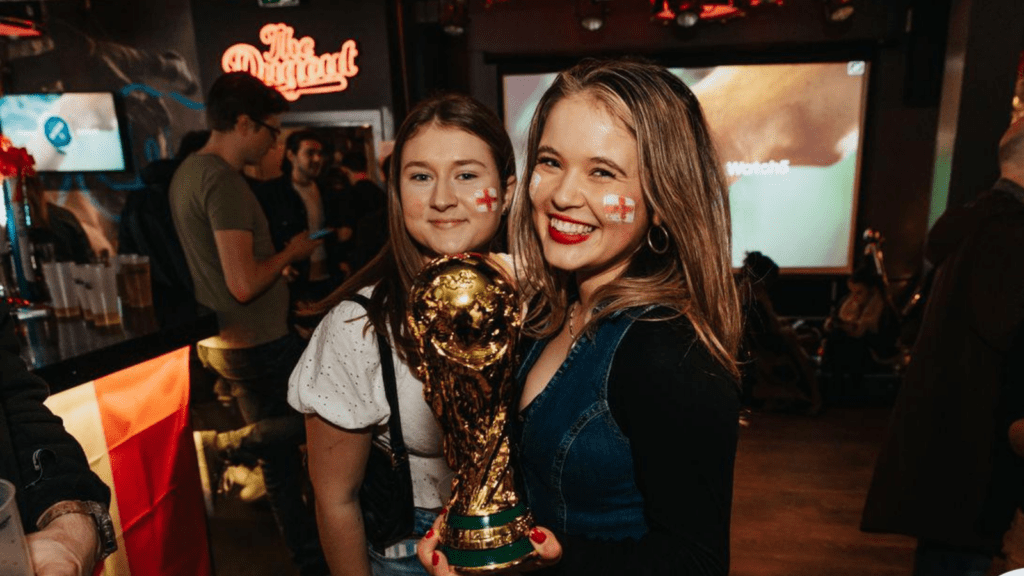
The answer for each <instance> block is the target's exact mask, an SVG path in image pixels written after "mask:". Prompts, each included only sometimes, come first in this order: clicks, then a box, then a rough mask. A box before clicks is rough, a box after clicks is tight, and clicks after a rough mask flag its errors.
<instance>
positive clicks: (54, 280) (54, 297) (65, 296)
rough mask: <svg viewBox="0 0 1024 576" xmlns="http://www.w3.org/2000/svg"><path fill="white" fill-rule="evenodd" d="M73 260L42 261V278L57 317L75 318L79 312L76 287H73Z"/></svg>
mask: <svg viewBox="0 0 1024 576" xmlns="http://www.w3.org/2000/svg"><path fill="white" fill-rule="evenodd" d="M74 266H75V263H74V262H43V264H42V269H43V279H44V280H45V281H46V289H47V290H48V291H49V292H50V303H51V306H52V307H53V315H54V316H56V317H57V318H76V317H77V316H79V315H80V314H81V313H82V312H81V306H80V305H79V302H78V289H77V288H76V287H75V279H74Z"/></svg>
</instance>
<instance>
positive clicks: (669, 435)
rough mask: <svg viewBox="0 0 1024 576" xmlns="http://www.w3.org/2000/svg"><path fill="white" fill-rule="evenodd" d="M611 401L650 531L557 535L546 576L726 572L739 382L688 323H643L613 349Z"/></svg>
mask: <svg viewBox="0 0 1024 576" xmlns="http://www.w3.org/2000/svg"><path fill="white" fill-rule="evenodd" d="M608 403H609V406H610V408H611V412H612V415H613V416H614V418H615V421H616V423H617V424H618V425H619V427H620V428H621V429H622V431H623V433H624V434H625V435H626V437H627V438H629V441H630V444H631V448H632V451H633V459H634V465H635V470H636V479H637V485H638V488H639V489H640V492H641V493H642V494H643V497H644V512H645V515H646V519H647V524H648V527H649V532H648V533H647V534H646V535H645V536H644V537H642V538H641V539H640V540H638V541H634V540H625V541H620V542H608V541H597V540H589V539H586V538H581V537H570V536H566V535H564V534H556V536H557V537H558V539H559V541H560V542H561V543H562V546H563V556H562V560H561V562H559V564H558V565H556V566H554V567H552V568H550V569H548V570H546V571H544V574H549V573H551V574H672V575H681V574H687V575H689V574H701V575H723V576H724V575H725V574H727V573H728V572H729V518H730V514H731V508H732V481H733V464H734V462H735V458H736V444H737V436H738V423H739V388H738V385H737V383H736V381H735V380H734V379H733V378H732V377H731V376H729V375H728V373H727V372H726V370H725V369H724V368H723V367H722V366H721V365H720V364H718V363H717V362H715V361H714V360H713V359H712V358H711V355H710V353H709V352H708V351H707V349H706V348H705V347H704V346H703V345H702V344H701V343H700V342H699V341H698V340H697V339H696V334H695V332H694V329H693V326H692V325H691V324H690V322H689V321H687V320H685V319H680V320H672V321H643V320H641V321H638V322H635V323H634V324H633V326H632V327H631V328H630V329H629V331H628V332H627V333H626V335H625V337H624V338H623V340H622V342H621V343H620V345H619V347H618V349H617V350H616V353H615V359H614V360H613V362H612V368H611V373H610V375H609V382H608ZM681 470H698V471H700V472H699V473H697V474H680V473H679V472H680V471H681Z"/></svg>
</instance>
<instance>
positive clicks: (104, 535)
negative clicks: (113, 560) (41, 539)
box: [36, 500, 117, 562]
mask: <svg viewBox="0 0 1024 576" xmlns="http://www.w3.org/2000/svg"><path fill="white" fill-rule="evenodd" d="M65 514H85V515H86V516H89V517H90V518H92V521H93V522H95V523H96V534H97V536H99V550H98V551H97V556H96V561H97V562H102V561H103V559H104V558H106V557H107V556H110V555H111V554H113V553H114V552H116V551H117V535H116V534H115V533H114V521H113V520H111V519H110V513H109V512H107V509H106V507H105V506H103V505H102V504H100V503H99V502H92V501H83V500H64V501H62V502H57V503H56V504H54V505H53V506H50V507H49V508H47V509H46V512H43V515H42V516H40V517H39V520H37V521H36V528H38V529H40V530H42V529H43V528H46V526H47V525H48V524H49V523H50V522H53V521H54V519H56V518H58V517H60V516H63V515H65Z"/></svg>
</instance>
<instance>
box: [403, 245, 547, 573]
mask: <svg viewBox="0 0 1024 576" xmlns="http://www.w3.org/2000/svg"><path fill="white" fill-rule="evenodd" d="M407 321H408V324H409V327H410V329H411V331H412V334H413V337H414V338H415V339H416V341H417V343H418V349H419V354H420V362H419V366H417V367H416V370H417V374H418V376H419V377H420V379H421V380H422V381H423V382H424V387H423V395H424V397H425V398H426V401H427V403H428V404H429V405H430V407H431V409H432V410H433V412H434V414H435V415H436V416H437V419H438V422H439V423H440V426H441V430H442V433H443V434H444V455H445V459H447V461H448V465H449V466H451V468H452V470H454V471H455V479H454V480H453V481H452V498H451V501H450V502H449V504H448V515H447V518H446V520H445V521H444V522H443V523H442V525H441V530H440V535H439V536H440V542H439V545H438V550H439V551H440V552H443V553H444V555H445V556H446V557H447V558H448V563H449V564H450V565H451V566H452V567H454V568H456V569H458V570H460V571H462V572H466V573H471V574H473V573H475V574H481V573H486V572H494V571H498V570H504V569H508V568H511V567H513V566H517V565H519V564H521V563H523V562H525V561H526V560H527V559H529V558H531V557H532V556H533V555H534V551H533V545H532V544H530V540H529V536H530V530H532V529H533V516H532V514H530V511H529V510H528V509H527V508H526V505H525V504H524V503H523V502H521V501H520V498H519V495H518V494H516V492H515V488H514V483H513V478H512V466H511V463H510V462H509V439H508V436H507V434H506V430H505V428H506V423H507V421H508V418H509V412H510V411H511V410H512V406H513V402H515V383H514V375H513V370H514V367H515V346H516V341H517V339H518V336H519V328H520V326H521V324H522V318H521V314H520V308H519V304H518V301H517V299H516V295H515V290H514V287H513V284H512V282H511V281H510V280H509V279H508V278H507V277H506V275H505V273H504V272H503V271H502V269H501V267H500V266H498V265H497V264H496V263H495V262H494V260H492V259H491V258H490V257H488V256H483V255H480V254H459V255H456V256H445V257H442V258H438V259H436V260H434V261H433V262H431V263H430V264H428V265H427V266H426V267H425V268H424V269H423V270H422V271H421V272H420V274H419V275H418V276H417V277H416V280H415V282H414V283H413V287H412V290H411V292H410V295H409V315H408V318H407Z"/></svg>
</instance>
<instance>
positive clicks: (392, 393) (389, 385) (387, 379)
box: [348, 294, 409, 466]
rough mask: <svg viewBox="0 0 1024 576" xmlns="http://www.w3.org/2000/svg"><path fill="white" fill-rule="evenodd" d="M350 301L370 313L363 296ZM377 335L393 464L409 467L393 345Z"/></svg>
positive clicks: (353, 297)
mask: <svg viewBox="0 0 1024 576" xmlns="http://www.w3.org/2000/svg"><path fill="white" fill-rule="evenodd" d="M348 299H349V300H351V301H353V302H356V303H357V304H359V305H361V306H362V307H363V308H365V309H366V311H367V313H369V311H370V299H369V298H367V297H366V296H363V295H362V294H353V295H351V296H349V297H348ZM374 332H376V333H377V348H379V349H380V369H381V376H383V377H384V395H385V396H386V397H387V399H388V406H389V407H390V408H391V417H390V418H388V433H389V435H390V436H391V454H392V456H391V457H392V459H393V461H392V464H396V463H398V462H405V463H406V466H408V460H409V452H408V451H407V450H406V449H405V439H404V438H403V436H402V417H401V415H400V414H399V413H398V383H397V382H396V380H395V363H394V360H393V359H392V357H391V345H390V344H388V339H387V338H386V337H385V336H384V335H383V334H381V333H380V332H379V331H376V330H375V331H374Z"/></svg>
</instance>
